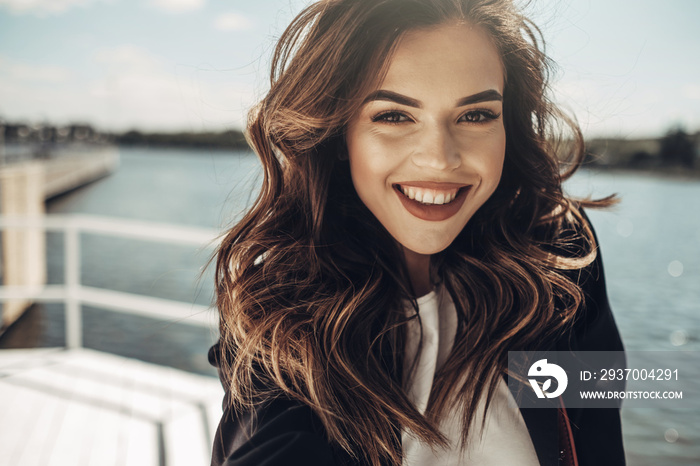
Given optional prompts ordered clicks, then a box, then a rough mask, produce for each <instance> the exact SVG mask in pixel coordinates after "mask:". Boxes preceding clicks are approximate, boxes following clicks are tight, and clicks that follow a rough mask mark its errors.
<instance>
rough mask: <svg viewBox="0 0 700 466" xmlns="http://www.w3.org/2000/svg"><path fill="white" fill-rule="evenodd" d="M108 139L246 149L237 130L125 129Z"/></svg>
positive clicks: (129, 143)
mask: <svg viewBox="0 0 700 466" xmlns="http://www.w3.org/2000/svg"><path fill="white" fill-rule="evenodd" d="M110 139H112V141H114V143H115V144H119V145H124V146H149V147H196V148H217V149H248V143H247V142H246V140H245V136H243V133H242V132H241V131H237V130H229V131H222V132H218V133H217V132H203V133H190V132H186V133H185V132H180V133H142V132H140V131H127V132H126V133H121V134H112V135H111V138H110Z"/></svg>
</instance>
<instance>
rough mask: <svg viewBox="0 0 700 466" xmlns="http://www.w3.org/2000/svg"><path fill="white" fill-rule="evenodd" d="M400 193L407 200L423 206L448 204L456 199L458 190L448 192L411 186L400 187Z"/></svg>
mask: <svg viewBox="0 0 700 466" xmlns="http://www.w3.org/2000/svg"><path fill="white" fill-rule="evenodd" d="M399 187H400V191H401V192H402V193H403V194H404V195H405V196H406V197H408V198H409V199H413V200H415V201H418V202H421V203H423V204H433V205H442V204H449V203H450V202H452V201H454V200H455V198H456V197H457V192H458V191H459V190H458V189H451V190H449V191H441V190H437V189H427V188H416V187H413V186H406V187H403V186H400V185H399Z"/></svg>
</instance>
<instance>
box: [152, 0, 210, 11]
mask: <svg viewBox="0 0 700 466" xmlns="http://www.w3.org/2000/svg"><path fill="white" fill-rule="evenodd" d="M205 3H206V0H151V5H153V6H154V7H156V8H158V9H159V10H163V11H166V12H168V13H185V12H188V11H194V10H198V9H200V8H202V7H203V6H204V4H205Z"/></svg>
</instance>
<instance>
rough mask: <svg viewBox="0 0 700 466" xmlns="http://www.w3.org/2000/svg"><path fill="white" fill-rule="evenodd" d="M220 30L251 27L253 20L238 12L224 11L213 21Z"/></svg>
mask: <svg viewBox="0 0 700 466" xmlns="http://www.w3.org/2000/svg"><path fill="white" fill-rule="evenodd" d="M214 27H215V28H216V29H218V30H220V31H245V30H248V29H252V28H253V21H251V20H250V19H249V18H248V17H246V16H243V15H242V14H240V13H224V14H222V15H220V16H219V17H218V18H216V20H215V21H214Z"/></svg>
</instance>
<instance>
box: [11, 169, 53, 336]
mask: <svg viewBox="0 0 700 466" xmlns="http://www.w3.org/2000/svg"><path fill="white" fill-rule="evenodd" d="M44 210H45V209H44V168H43V167H42V165H41V164H40V163H39V162H33V161H32V162H28V163H20V164H16V165H14V164H13V165H10V166H5V167H0V214H2V215H8V216H10V215H12V216H15V215H18V216H20V215H21V216H40V215H43V214H44ZM2 276H3V282H4V283H3V284H4V285H5V286H32V287H34V286H43V285H44V284H45V283H46V235H45V233H44V231H43V230H42V229H40V228H28V229H25V228H22V229H19V228H17V229H13V228H8V229H6V230H5V231H3V232H2ZM30 305H31V302H30V301H28V300H12V301H7V302H5V303H4V305H3V308H2V327H3V328H7V326H9V325H10V324H12V322H14V321H15V320H16V319H17V318H18V317H19V316H20V315H21V314H22V312H24V310H25V309H26V308H27V307H29V306H30Z"/></svg>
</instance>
